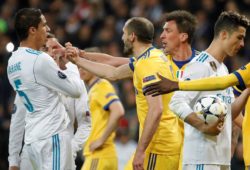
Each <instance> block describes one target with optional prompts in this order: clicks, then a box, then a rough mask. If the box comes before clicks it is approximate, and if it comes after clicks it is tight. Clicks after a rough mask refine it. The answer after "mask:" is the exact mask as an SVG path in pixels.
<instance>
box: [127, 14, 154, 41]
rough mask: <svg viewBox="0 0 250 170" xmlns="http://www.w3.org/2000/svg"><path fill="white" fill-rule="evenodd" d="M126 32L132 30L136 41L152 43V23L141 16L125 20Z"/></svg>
mask: <svg viewBox="0 0 250 170" xmlns="http://www.w3.org/2000/svg"><path fill="white" fill-rule="evenodd" d="M126 28H127V30H128V33H129V34H130V33H132V32H134V33H135V35H136V36H137V38H138V41H140V42H144V43H152V42H153V38H154V25H153V24H152V22H150V21H149V20H148V19H146V18H143V17H133V18H131V19H129V20H128V21H127V25H126Z"/></svg>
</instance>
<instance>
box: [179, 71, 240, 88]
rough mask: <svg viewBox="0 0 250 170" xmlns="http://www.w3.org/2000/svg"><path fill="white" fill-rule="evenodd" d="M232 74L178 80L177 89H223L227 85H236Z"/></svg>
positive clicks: (236, 80) (236, 82)
mask: <svg viewBox="0 0 250 170" xmlns="http://www.w3.org/2000/svg"><path fill="white" fill-rule="evenodd" d="M238 84H239V83H238V79H237V78H236V76H235V75H234V74H230V75H228V76H223V77H210V78H205V79H202V80H191V81H180V82H179V90H183V91H197V90H198V91H212V90H223V89H225V88H227V87H230V86H234V85H238Z"/></svg>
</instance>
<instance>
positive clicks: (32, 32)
mask: <svg viewBox="0 0 250 170" xmlns="http://www.w3.org/2000/svg"><path fill="white" fill-rule="evenodd" d="M36 30H37V29H36V28H35V27H30V28H29V33H30V34H34V33H35V32H36Z"/></svg>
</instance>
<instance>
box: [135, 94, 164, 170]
mask: <svg viewBox="0 0 250 170" xmlns="http://www.w3.org/2000/svg"><path fill="white" fill-rule="evenodd" d="M146 99H147V103H148V113H147V116H146V119H145V122H144V128H143V130H142V134H141V137H140V140H139V142H138V146H137V149H136V152H135V157H134V160H133V168H134V169H135V170H140V169H143V163H144V159H145V151H146V149H147V147H148V145H149V143H150V141H151V140H152V138H153V136H154V133H155V132H156V130H157V128H158V126H159V123H160V120H161V115H162V111H163V103H162V96H157V97H151V96H146Z"/></svg>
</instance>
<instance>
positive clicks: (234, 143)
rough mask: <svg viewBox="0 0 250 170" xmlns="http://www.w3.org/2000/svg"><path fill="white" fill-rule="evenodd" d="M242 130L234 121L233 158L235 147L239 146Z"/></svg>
mask: <svg viewBox="0 0 250 170" xmlns="http://www.w3.org/2000/svg"><path fill="white" fill-rule="evenodd" d="M240 132H241V129H240V128H239V127H238V126H237V125H236V124H235V123H232V141H231V158H232V157H233V155H234V152H235V148H236V146H237V143H238V139H239V136H240Z"/></svg>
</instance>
